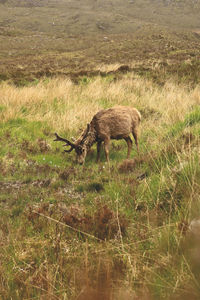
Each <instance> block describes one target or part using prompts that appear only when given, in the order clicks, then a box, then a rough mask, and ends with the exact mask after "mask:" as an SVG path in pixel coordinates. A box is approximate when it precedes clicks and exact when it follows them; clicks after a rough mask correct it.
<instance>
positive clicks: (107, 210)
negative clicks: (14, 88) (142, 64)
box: [0, 79, 200, 300]
mask: <svg viewBox="0 0 200 300" xmlns="http://www.w3.org/2000/svg"><path fill="white" fill-rule="evenodd" d="M87 81H88V79H87V80H86V82H85V80H83V82H81V83H80V86H81V85H83V84H84V85H85V84H87ZM99 102H100V104H101V105H102V106H103V105H105V107H107V105H109V103H107V101H106V99H99ZM43 109H44V108H43ZM45 109H46V108H45ZM50 109H51V110H55V112H56V113H58V114H59V111H60V110H61V109H62V101H60V100H59V99H58V98H55V99H54V101H53V104H52V106H51V108H50ZM41 111H42V109H41ZM21 114H24V117H23V118H17V117H16V118H13V119H11V120H8V121H6V122H2V123H1V124H0V139H1V150H0V216H1V218H0V237H1V249H0V256H1V261H2V263H1V266H0V278H1V281H0V290H1V292H0V294H1V297H2V299H11V298H13V299H26V298H34V299H41V298H46V297H48V298H52V299H77V296H78V295H79V294H80V291H82V290H83V288H84V287H86V288H85V290H84V291H83V292H82V293H85V296H84V297H85V298H86V296H87V297H90V296H91V295H93V296H91V297H93V298H94V297H96V298H97V295H101V299H117V300H118V299H119V300H121V299H127V297H128V296H129V295H130V296H131V297H132V296H133V295H135V293H136V294H137V295H142V296H141V297H143V296H144V297H148V298H151V299H172V298H173V297H175V298H176V297H182V298H184V297H185V295H186V297H187V296H188V294H190V295H192V296H194V297H193V298H194V299H198V298H199V290H198V287H197V284H196V282H197V281H198V278H199V271H196V269H195V268H194V267H193V263H195V262H192V260H193V259H194V260H195V258H194V257H193V256H191V252H192V250H193V248H192V247H193V246H192V245H191V244H189V245H188V244H187V243H188V238H189V237H188V236H189V230H188V224H189V222H190V221H191V220H192V219H193V218H194V217H199V216H198V213H197V212H198V211H199V207H200V205H199V195H200V188H199V186H200V164H199V132H200V129H199V125H200V117H199V116H200V111H199V107H198V106H195V107H193V109H192V110H191V111H187V112H186V114H185V116H183V117H182V121H178V122H174V123H170V122H168V124H166V123H165V122H164V123H162V121H161V119H160V118H161V116H162V114H159V118H158V119H157V121H156V122H158V123H157V124H159V130H157V128H156V126H155V127H154V129H153V130H152V129H151V127H150V128H149V127H148V126H146V127H145V126H143V132H142V133H141V138H140V146H141V147H140V154H139V155H137V154H136V151H135V147H134V149H133V150H132V158H134V160H133V161H132V163H133V162H134V163H133V165H131V167H130V166H129V165H128V166H127V165H126V164H125V161H124V159H125V158H126V153H127V146H126V143H124V142H123V141H114V142H113V144H112V145H111V149H110V161H111V165H110V169H109V166H108V164H107V163H106V160H105V155H104V153H103V152H102V155H101V163H99V164H96V163H95V159H96V147H95V146H94V150H93V149H92V152H91V153H90V154H88V157H87V159H86V163H85V165H84V166H77V165H76V164H75V162H74V155H75V154H74V153H71V154H70V155H68V154H64V153H62V147H61V146H58V145H57V144H56V143H54V142H53V134H52V135H51V129H50V127H49V125H48V123H47V122H43V121H31V120H28V118H27V116H26V114H28V111H27V110H26V109H25V108H23V111H21V112H20V115H21ZM145 114H146V115H145ZM143 115H144V122H145V121H146V122H148V120H150V119H148V118H150V117H152V116H156V117H157V116H158V114H157V111H156V110H150V109H149V108H148V109H147V108H146V107H144V108H143ZM149 115H150V117H149ZM145 118H146V120H145ZM152 122H155V121H154V119H153V121H152ZM146 124H147V123H146ZM148 124H150V123H148ZM47 132H49V134H46V133H47ZM128 167H130V168H128ZM143 175H144V176H143ZM183 224H186V225H185V227H183ZM183 229H184V230H185V231H184V232H183ZM194 243H195V241H194ZM111 286H112V288H110V287H111ZM91 288H92V289H93V294H92V292H91ZM127 290H128V292H127ZM144 290H145V291H146V292H145V295H143V291H144ZM94 293H96V294H94ZM94 295H95V296H94ZM85 298H84V299H85ZM141 299H142V298H141Z"/></svg>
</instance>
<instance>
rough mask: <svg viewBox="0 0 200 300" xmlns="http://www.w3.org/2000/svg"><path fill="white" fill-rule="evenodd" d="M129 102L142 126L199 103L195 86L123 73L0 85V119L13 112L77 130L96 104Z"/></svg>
mask: <svg viewBox="0 0 200 300" xmlns="http://www.w3.org/2000/svg"><path fill="white" fill-rule="evenodd" d="M119 104H120V105H130V106H134V107H136V108H138V109H139V110H141V112H142V120H143V126H148V127H149V128H152V127H156V126H157V125H156V119H157V118H158V116H159V118H161V119H160V121H162V123H173V122H176V121H179V120H183V118H184V115H185V113H186V112H187V111H189V110H190V109H191V108H192V107H193V106H194V105H197V104H200V88H199V87H196V88H195V89H192V90H189V89H188V88H187V87H185V86H183V85H182V86H179V85H177V84H175V83H173V82H171V81H169V82H166V84H165V85H164V86H163V87H159V86H157V85H154V84H152V82H151V81H148V80H145V79H142V78H136V77H135V76H134V75H129V76H125V77H124V78H122V79H121V80H118V81H115V82H114V81H111V82H110V81H107V80H106V79H102V78H100V77H97V78H95V79H93V80H91V81H89V82H88V83H87V84H80V85H76V84H74V83H73V82H72V81H71V80H69V79H63V78H53V79H50V80H48V81H47V80H41V81H40V82H39V84H38V85H36V86H24V87H20V88H19V87H16V86H14V85H11V84H9V83H6V82H4V83H2V84H1V86H0V105H1V106H3V110H2V112H1V115H2V116H1V119H2V121H8V120H10V119H13V118H16V117H19V118H26V119H28V120H39V121H46V122H47V123H48V124H49V125H50V126H51V127H52V130H58V131H71V130H72V131H78V129H79V128H80V127H84V126H85V125H86V124H87V122H89V121H90V120H91V118H92V116H93V115H94V114H95V113H96V112H97V111H98V110H100V109H102V108H108V107H111V106H114V105H119Z"/></svg>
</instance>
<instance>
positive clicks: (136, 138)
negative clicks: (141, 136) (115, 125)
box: [132, 128, 139, 153]
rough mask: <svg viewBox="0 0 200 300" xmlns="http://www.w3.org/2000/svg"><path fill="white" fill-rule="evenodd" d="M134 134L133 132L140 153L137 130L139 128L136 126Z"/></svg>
mask: <svg viewBox="0 0 200 300" xmlns="http://www.w3.org/2000/svg"><path fill="white" fill-rule="evenodd" d="M132 134H133V137H134V139H135V144H136V147H137V152H138V153H139V145H138V130H137V128H134V129H133V131H132Z"/></svg>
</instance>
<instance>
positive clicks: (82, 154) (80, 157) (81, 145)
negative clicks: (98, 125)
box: [54, 124, 90, 165]
mask: <svg viewBox="0 0 200 300" xmlns="http://www.w3.org/2000/svg"><path fill="white" fill-rule="evenodd" d="M89 130H90V124H88V125H87V128H86V130H85V131H84V133H83V134H82V136H81V139H78V140H77V141H76V142H74V143H73V142H70V141H69V140H67V139H64V138H62V137H60V136H59V135H58V134H57V133H55V136H56V139H55V140H54V141H55V142H57V141H62V142H65V143H66V144H65V145H63V146H70V148H69V149H67V150H64V152H67V153H70V152H71V151H72V150H75V152H76V161H77V163H79V164H81V165H82V164H84V162H85V158H86V155H87V150H88V147H87V146H88V144H87V139H88V133H89Z"/></svg>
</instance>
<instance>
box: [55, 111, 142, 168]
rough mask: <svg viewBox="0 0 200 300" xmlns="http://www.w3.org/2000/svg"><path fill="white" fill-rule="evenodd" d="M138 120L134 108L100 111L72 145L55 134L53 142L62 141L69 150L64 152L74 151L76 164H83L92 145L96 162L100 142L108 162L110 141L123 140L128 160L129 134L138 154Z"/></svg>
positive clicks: (130, 142)
mask: <svg viewBox="0 0 200 300" xmlns="http://www.w3.org/2000/svg"><path fill="white" fill-rule="evenodd" d="M140 120H141V115H140V113H139V111H138V110H137V109H136V108H132V107H127V106H115V107H112V108H109V109H102V110H100V111H99V112H98V113H96V114H95V115H94V117H93V118H92V121H91V122H90V124H88V125H87V128H86V129H85V130H84V131H83V133H82V134H81V136H80V137H79V138H78V139H77V140H76V141H75V142H74V143H72V142H70V141H69V140H67V139H64V138H62V137H60V136H59V135H58V134H57V133H55V136H56V139H55V140H54V141H62V142H65V143H66V144H65V145H64V146H70V149H69V150H64V151H65V152H71V151H72V150H73V149H75V151H76V156H77V162H78V163H79V164H83V163H84V162H85V158H86V155H87V152H88V150H89V149H90V148H91V147H92V145H93V144H94V143H97V162H98V161H99V159H100V150H101V144H102V142H104V147H105V154H106V159H107V162H109V144H110V140H111V139H115V140H120V139H124V140H125V141H126V143H127V146H128V153H127V158H129V157H130V153H131V148H132V140H131V138H130V136H129V135H130V133H132V134H133V137H134V139H135V144H136V147H137V151H138V152H139V148H138V126H139V123H140Z"/></svg>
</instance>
